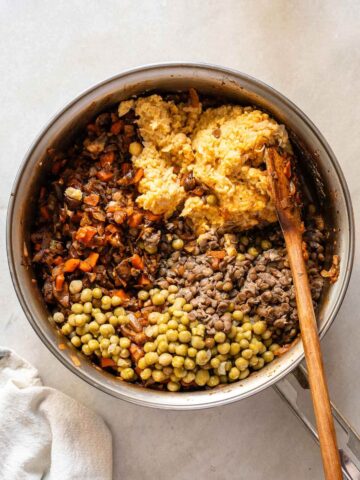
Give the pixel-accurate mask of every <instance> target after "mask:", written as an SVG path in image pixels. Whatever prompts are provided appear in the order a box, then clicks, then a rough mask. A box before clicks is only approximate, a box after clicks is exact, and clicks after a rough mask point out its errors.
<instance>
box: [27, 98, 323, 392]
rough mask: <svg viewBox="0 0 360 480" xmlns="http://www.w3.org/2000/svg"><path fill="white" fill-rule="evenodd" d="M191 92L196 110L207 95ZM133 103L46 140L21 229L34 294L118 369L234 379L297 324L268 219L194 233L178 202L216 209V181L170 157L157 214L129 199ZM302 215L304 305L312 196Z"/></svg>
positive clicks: (319, 252)
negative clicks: (40, 176)
mask: <svg viewBox="0 0 360 480" xmlns="http://www.w3.org/2000/svg"><path fill="white" fill-rule="evenodd" d="M164 98H165V99H166V100H169V101H171V102H173V104H174V105H175V106H176V105H179V104H180V103H181V105H183V107H182V108H183V109H184V111H187V110H186V105H187V102H188V104H189V105H190V106H192V107H193V106H194V102H195V105H199V103H197V102H199V99H198V98H197V95H196V92H194V91H193V90H192V91H191V93H190V99H189V100H188V98H187V96H186V95H173V96H166V97H164ZM161 101H162V100H161ZM184 105H185V107H184ZM201 105H202V108H203V110H204V111H205V112H206V109H207V107H208V106H210V105H211V106H214V105H215V106H216V102H214V100H212V99H203V100H202V103H201ZM245 110H246V109H245ZM235 111H236V110H235ZM124 112H125V113H124ZM135 113H136V112H135V111H134V110H133V109H132V108H130V107H129V108H125V110H124V111H123V112H121V116H119V112H118V108H117V107H114V108H113V109H112V110H111V111H108V112H104V113H101V114H100V115H98V116H97V117H96V119H95V120H94V122H92V123H90V124H88V125H87V126H86V129H85V131H84V132H83V133H82V135H80V136H79V137H78V138H77V139H76V141H75V142H74V143H73V145H72V146H71V147H70V148H69V149H68V150H67V151H66V152H57V151H54V150H49V152H48V154H49V157H50V160H51V165H52V172H51V178H50V181H49V182H48V183H47V184H46V185H44V186H43V187H42V188H41V190H40V195H39V208H38V212H39V216H38V218H37V219H36V222H35V225H34V228H33V232H32V235H31V241H32V245H33V256H32V263H33V265H34V267H35V271H36V274H37V277H38V280H39V283H40V284H41V287H42V291H43V295H44V298H45V301H46V302H47V304H48V305H49V307H50V308H51V309H52V310H53V319H54V321H55V322H56V323H57V324H58V325H59V327H60V328H61V331H62V333H63V334H64V335H66V336H67V337H69V339H70V341H71V343H72V344H73V345H74V346H75V347H76V348H79V349H81V350H82V352H83V353H84V354H85V355H87V356H89V357H90V358H91V359H92V360H93V361H94V362H95V363H97V364H99V365H100V366H101V367H103V368H106V369H108V370H109V371H111V372H112V373H113V374H114V375H118V376H119V377H120V378H121V379H123V380H125V381H131V382H134V381H136V382H140V383H142V384H143V385H144V386H149V387H153V388H159V389H166V388H167V389H168V390H170V391H178V390H180V389H182V390H184V389H185V390H186V389H194V388H201V387H206V388H211V387H216V386H217V385H218V384H220V383H229V382H233V381H236V380H239V379H240V380H242V379H245V378H246V377H247V376H248V375H249V374H250V373H251V372H252V371H256V370H259V369H261V368H262V367H263V366H264V365H265V364H266V363H269V362H271V361H272V360H273V359H274V357H275V356H276V355H280V354H281V353H282V352H283V351H284V350H286V349H287V348H288V346H289V345H290V344H291V343H292V342H293V341H295V340H296V338H297V337H298V335H299V326H298V318H297V311H296V303H295V296H294V288H293V285H292V278H291V272H290V269H289V264H288V260H287V256H286V250H285V247H284V242H283V238H282V235H281V232H280V229H279V226H278V224H277V223H272V224H269V225H268V226H266V225H265V224H262V225H260V226H259V227H258V228H255V229H253V230H249V231H239V229H237V228H236V225H232V228H229V226H228V228H226V226H225V227H224V226H222V228H217V227H213V228H211V226H210V227H209V228H207V230H206V231H205V233H200V234H199V229H196V228H194V224H193V223H192V221H191V218H188V217H186V216H181V212H182V211H183V208H184V203H185V202H186V201H187V199H188V198H191V202H192V203H193V204H194V200H193V199H194V198H195V199H199V200H198V203H197V204H198V205H204V206H205V207H206V205H208V206H209V207H211V209H212V212H213V213H214V212H215V213H216V206H217V204H218V201H219V200H218V198H217V195H216V191H215V190H212V189H211V188H210V187H209V185H207V184H204V183H201V181H199V178H196V176H194V175H193V174H192V172H191V171H187V172H184V171H183V172H180V170H179V169H177V168H176V166H175V167H174V168H173V170H172V171H171V172H170V174H171V176H172V175H177V174H178V175H179V180H178V181H179V185H181V189H182V196H181V199H180V200H179V202H180V203H179V204H178V205H177V207H176V209H175V211H174V212H173V213H172V214H171V216H170V217H169V218H167V217H168V216H167V215H163V214H161V215H160V214H155V213H152V212H151V211H149V210H144V209H142V208H140V207H139V205H138V203H137V202H136V199H137V198H138V197H139V196H140V195H141V192H140V191H139V190H138V186H139V183H140V182H141V181H142V179H143V178H144V170H143V169H142V168H141V167H139V168H136V167H135V164H139V163H140V162H139V161H137V162H134V161H133V159H134V158H140V157H139V156H140V155H142V152H143V143H144V141H143V138H142V136H141V134H140V131H139V125H138V119H137V116H136V114H135ZM246 113H248V112H247V111H246ZM274 124H275V122H274V121H272V123H271V125H272V126H273V125H274ZM142 125H143V124H142ZM275 126H276V124H275ZM274 128H275V127H274ZM280 131H281V132H282V130H280ZM220 134H221V132H220V131H214V135H215V137H216V138H218V136H219V135H220ZM279 148H280V146H279ZM247 155H248V153H247ZM162 161H163V160H162ZM143 162H144V161H143ZM244 168H245V167H244ZM246 168H247V167H246ZM259 168H260V167H259ZM242 174H243V173H242ZM145 175H147V176H148V177H149V175H151V172H150V174H149V172H147V173H146V174H145ZM257 175H263V174H262V171H261V170H259V171H258V173H257ZM149 178H150V177H149ZM171 178H172V181H173V178H175V177H171ZM261 178H262V177H261ZM175 181H177V180H176V178H175ZM160 183H161V182H160ZM146 185H148V184H146ZM262 188H263V187H262ZM143 191H144V188H143ZM147 192H148V190H147ZM176 198H177V200H176V201H177V202H178V197H176ZM152 201H153V200H152ZM195 203H196V202H195ZM213 213H212V215H213ZM214 215H215V214H214ZM214 215H213V216H214ZM207 218H210V217H207ZM216 218H218V217H216ZM271 221H273V220H271ZM260 227H262V228H260ZM305 227H306V228H305V234H304V240H305V242H306V250H305V255H306V256H307V259H308V271H309V276H310V283H311V290H312V295H313V300H314V304H315V306H316V304H317V301H318V299H319V297H320V294H321V290H322V287H323V278H322V276H321V275H320V272H321V271H322V270H323V269H324V245H325V239H326V237H325V231H324V225H323V222H322V219H321V217H320V216H319V215H317V214H316V212H315V208H314V207H313V206H312V205H310V206H309V207H308V212H307V215H306V225H305Z"/></svg>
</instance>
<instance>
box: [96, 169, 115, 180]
mask: <svg viewBox="0 0 360 480" xmlns="http://www.w3.org/2000/svg"><path fill="white" fill-rule="evenodd" d="M96 176H97V177H98V179H99V180H101V181H102V182H108V181H109V180H111V179H112V177H113V176H114V174H113V172H105V170H100V171H99V172H97V174H96Z"/></svg>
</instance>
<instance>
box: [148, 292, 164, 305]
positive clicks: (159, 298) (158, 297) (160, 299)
mask: <svg viewBox="0 0 360 480" xmlns="http://www.w3.org/2000/svg"><path fill="white" fill-rule="evenodd" d="M151 301H152V303H153V305H157V306H159V305H164V303H165V301H166V298H165V297H164V295H162V294H161V293H156V294H155V295H153V296H152V297H151Z"/></svg>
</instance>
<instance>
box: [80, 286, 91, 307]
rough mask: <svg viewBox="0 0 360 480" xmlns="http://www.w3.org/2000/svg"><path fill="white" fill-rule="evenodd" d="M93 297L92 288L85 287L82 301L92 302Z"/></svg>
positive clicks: (81, 296)
mask: <svg viewBox="0 0 360 480" xmlns="http://www.w3.org/2000/svg"><path fill="white" fill-rule="evenodd" d="M92 297H93V294H92V291H91V289H90V288H84V290H83V291H82V292H81V295H80V300H81V301H82V303H85V302H91V300H92Z"/></svg>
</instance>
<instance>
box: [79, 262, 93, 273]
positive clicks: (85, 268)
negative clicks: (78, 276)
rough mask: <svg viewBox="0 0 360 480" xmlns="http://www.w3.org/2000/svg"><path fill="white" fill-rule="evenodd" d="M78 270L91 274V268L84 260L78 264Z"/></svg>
mask: <svg viewBox="0 0 360 480" xmlns="http://www.w3.org/2000/svg"><path fill="white" fill-rule="evenodd" d="M79 268H80V270H81V271H82V272H91V270H92V266H91V265H89V264H88V263H87V262H86V261H85V260H82V261H81V262H80V266H79Z"/></svg>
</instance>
